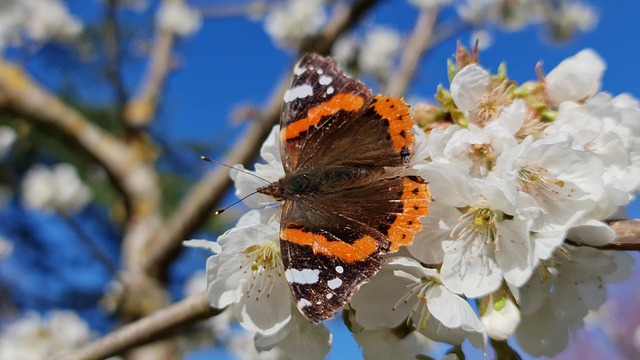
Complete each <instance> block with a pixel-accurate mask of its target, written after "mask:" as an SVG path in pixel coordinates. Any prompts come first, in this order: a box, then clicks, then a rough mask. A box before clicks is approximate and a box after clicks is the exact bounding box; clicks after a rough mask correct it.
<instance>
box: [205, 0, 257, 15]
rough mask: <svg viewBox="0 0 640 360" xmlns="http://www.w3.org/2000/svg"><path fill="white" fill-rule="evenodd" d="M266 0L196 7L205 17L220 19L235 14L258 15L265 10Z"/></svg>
mask: <svg viewBox="0 0 640 360" xmlns="http://www.w3.org/2000/svg"><path fill="white" fill-rule="evenodd" d="M267 6H268V4H267V1H266V0H251V1H247V2H246V3H242V4H228V5H226V6H220V5H216V6H203V7H201V8H199V9H198V11H200V14H202V17H203V18H205V19H220V18H230V17H237V16H249V17H251V16H260V15H263V14H264V12H265V11H266V10H267Z"/></svg>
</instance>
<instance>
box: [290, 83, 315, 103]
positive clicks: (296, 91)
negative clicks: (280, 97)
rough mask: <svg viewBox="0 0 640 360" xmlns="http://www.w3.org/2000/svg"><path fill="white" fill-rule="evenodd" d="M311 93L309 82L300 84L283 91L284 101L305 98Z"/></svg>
mask: <svg viewBox="0 0 640 360" xmlns="http://www.w3.org/2000/svg"><path fill="white" fill-rule="evenodd" d="M311 95H313V88H312V87H311V85H309V84H302V85H298V86H296V87H292V88H291V89H289V90H287V91H285V93H284V102H290V101H293V100H295V99H301V98H305V97H307V96H311Z"/></svg>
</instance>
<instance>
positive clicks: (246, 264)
mask: <svg viewBox="0 0 640 360" xmlns="http://www.w3.org/2000/svg"><path fill="white" fill-rule="evenodd" d="M279 232H280V224H279V223H278V222H271V223H269V222H268V221H267V220H266V219H264V218H263V213H261V212H260V211H258V210H252V211H249V212H248V213H247V214H245V215H244V216H242V218H240V220H239V221H238V224H237V226H236V227H234V228H232V229H230V230H229V231H227V232H226V233H224V234H223V235H222V236H220V237H219V238H218V243H219V244H220V246H222V252H221V253H220V254H218V255H213V256H211V257H210V258H209V260H208V261H207V281H208V291H209V298H210V300H211V305H212V306H213V307H215V308H218V309H222V308H224V307H226V306H231V307H232V309H233V312H234V315H235V316H236V318H237V319H238V321H239V322H240V324H241V325H242V326H243V327H244V328H246V329H247V330H250V331H254V332H261V333H263V334H265V335H272V334H274V333H276V332H277V331H278V330H280V329H282V327H284V326H285V325H286V324H287V323H288V322H289V320H290V319H291V304H292V301H291V294H290V291H289V286H288V284H287V281H286V279H285V277H284V267H283V264H282V254H281V253H280V244H279Z"/></svg>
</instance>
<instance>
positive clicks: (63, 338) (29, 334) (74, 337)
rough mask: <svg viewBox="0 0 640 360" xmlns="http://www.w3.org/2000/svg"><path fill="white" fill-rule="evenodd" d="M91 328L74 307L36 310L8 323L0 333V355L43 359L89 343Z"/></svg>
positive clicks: (13, 359)
mask: <svg viewBox="0 0 640 360" xmlns="http://www.w3.org/2000/svg"><path fill="white" fill-rule="evenodd" d="M90 337H91V331H90V329H89V327H88V325H87V324H86V322H85V321H84V320H83V319H81V318H80V317H79V316H78V315H76V313H74V312H72V311H61V310H54V311H50V312H49V313H48V314H47V315H46V316H45V317H44V318H43V317H40V316H39V315H38V314H36V313H28V314H27V315H26V316H25V317H23V318H21V319H19V320H17V321H15V322H13V323H11V324H9V325H8V326H7V327H6V328H5V329H4V330H3V331H2V333H1V334H0V359H12V360H40V359H42V360H44V359H49V358H51V357H52V356H55V355H60V354H62V353H65V352H68V351H70V350H73V349H76V348H78V347H80V346H82V345H84V344H86V343H87V342H88V341H89V339H90Z"/></svg>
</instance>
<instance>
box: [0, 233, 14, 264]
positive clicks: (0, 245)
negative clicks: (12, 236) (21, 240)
mask: <svg viewBox="0 0 640 360" xmlns="http://www.w3.org/2000/svg"><path fill="white" fill-rule="evenodd" d="M12 252H13V243H12V242H10V241H9V240H7V239H5V238H4V237H2V236H0V261H1V260H3V259H5V258H7V257H8V256H9V255H11V253H12Z"/></svg>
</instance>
